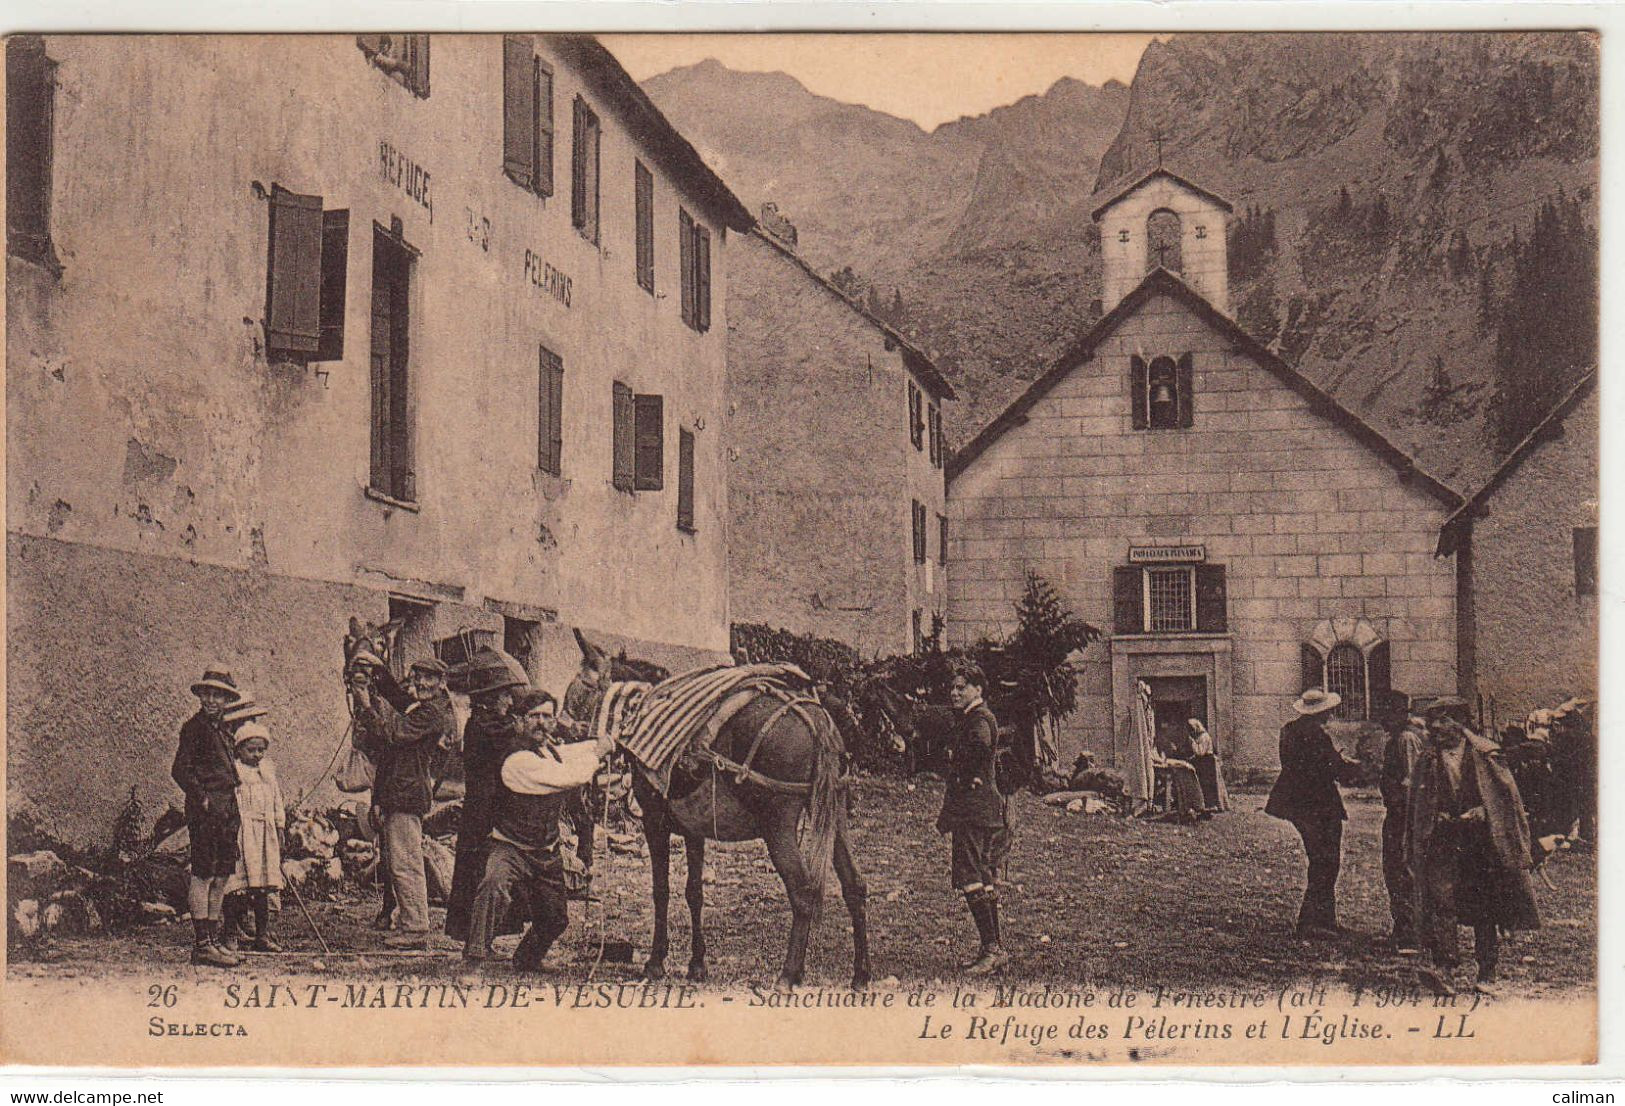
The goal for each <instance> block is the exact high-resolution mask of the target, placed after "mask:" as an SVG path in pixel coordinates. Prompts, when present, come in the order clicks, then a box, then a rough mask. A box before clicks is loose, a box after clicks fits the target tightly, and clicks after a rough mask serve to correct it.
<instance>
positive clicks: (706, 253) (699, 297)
mask: <svg viewBox="0 0 1625 1106" xmlns="http://www.w3.org/2000/svg"><path fill="white" fill-rule="evenodd" d="M694 322H695V325H696V326H698V327H699V329H701V330H710V329H711V231H710V230H709V229H708V228H706V227H702V226H700V225H699V224H698V223H695V224H694Z"/></svg>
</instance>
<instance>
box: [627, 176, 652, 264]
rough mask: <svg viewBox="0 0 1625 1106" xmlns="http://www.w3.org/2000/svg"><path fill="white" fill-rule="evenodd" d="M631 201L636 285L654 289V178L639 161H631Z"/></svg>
mask: <svg viewBox="0 0 1625 1106" xmlns="http://www.w3.org/2000/svg"><path fill="white" fill-rule="evenodd" d="M632 203H633V208H634V211H635V213H636V217H637V218H636V221H637V247H638V286H639V287H641V288H643V289H645V290H646V291H649V292H653V291H654V290H655V179H654V174H652V173H650V172H649V167H648V166H647V165H645V164H643V162H641V161H634V162H633V163H632Z"/></svg>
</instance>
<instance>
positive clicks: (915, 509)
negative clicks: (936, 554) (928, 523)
mask: <svg viewBox="0 0 1625 1106" xmlns="http://www.w3.org/2000/svg"><path fill="white" fill-rule="evenodd" d="M909 506H910V509H911V512H912V513H911V515H910V521H911V522H912V524H913V530H914V563H915V564H924V563H925V504H923V503H921V502H920V501H919V500H918V499H915V500H911V501H910V503H909Z"/></svg>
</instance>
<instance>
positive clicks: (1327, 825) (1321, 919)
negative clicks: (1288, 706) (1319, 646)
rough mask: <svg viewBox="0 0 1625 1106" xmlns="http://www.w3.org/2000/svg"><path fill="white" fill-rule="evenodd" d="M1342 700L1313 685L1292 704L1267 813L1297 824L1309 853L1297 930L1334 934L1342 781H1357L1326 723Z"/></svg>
mask: <svg viewBox="0 0 1625 1106" xmlns="http://www.w3.org/2000/svg"><path fill="white" fill-rule="evenodd" d="M1342 702H1343V697H1342V696H1341V695H1339V694H1337V692H1335V691H1322V690H1321V689H1320V688H1310V689H1309V690H1308V691H1305V692H1304V693H1303V694H1302V695H1301V696H1299V697H1298V699H1297V700H1296V701H1295V702H1294V703H1293V704H1292V709H1293V711H1294V712H1296V714H1297V717H1296V718H1294V719H1293V720H1292V721H1290V722H1288V723H1287V724H1286V725H1285V726H1282V727H1281V774H1280V775H1279V776H1277V777H1276V778H1275V786H1274V787H1272V788H1271V789H1270V797H1269V802H1267V803H1265V804H1264V813H1265V814H1269V815H1273V816H1274V817H1276V818H1280V819H1282V820H1284V821H1287V822H1290V823H1292V828H1293V829H1295V830H1297V831H1298V836H1299V837H1301V838H1303V850H1304V853H1305V854H1306V855H1307V856H1308V858H1309V880H1308V886H1307V888H1306V889H1305V890H1304V894H1303V905H1302V906H1301V907H1300V908H1299V910H1298V933H1299V934H1300V935H1301V936H1305V937H1335V936H1337V934H1338V928H1337V873H1338V870H1339V869H1340V868H1341V867H1342V865H1343V821H1344V819H1345V818H1347V817H1348V812H1347V811H1345V810H1344V809H1343V796H1342V795H1341V794H1340V793H1339V792H1338V790H1337V785H1338V783H1339V782H1343V783H1352V782H1354V779H1355V777H1356V773H1357V772H1358V771H1359V768H1360V764H1359V762H1358V761H1353V760H1349V759H1348V758H1347V757H1345V756H1344V755H1343V754H1342V753H1340V752H1338V751H1337V746H1336V745H1334V744H1333V743H1332V738H1331V734H1329V733H1327V732H1326V723H1327V722H1328V721H1330V720H1331V717H1332V711H1334V710H1336V709H1337V707H1338V705H1339V704H1340V703H1342Z"/></svg>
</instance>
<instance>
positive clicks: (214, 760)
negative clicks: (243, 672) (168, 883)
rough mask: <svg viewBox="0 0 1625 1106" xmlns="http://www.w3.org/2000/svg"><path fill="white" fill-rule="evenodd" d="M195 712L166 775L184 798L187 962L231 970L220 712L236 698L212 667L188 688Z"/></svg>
mask: <svg viewBox="0 0 1625 1106" xmlns="http://www.w3.org/2000/svg"><path fill="white" fill-rule="evenodd" d="M192 694H193V695H196V696H197V699H198V711H197V713H196V714H194V715H193V716H192V717H191V718H188V719H187V720H186V722H185V724H183V725H182V726H181V739H180V747H179V748H178V749H176V751H175V763H174V765H173V766H172V767H171V768H170V772H169V774H170V776H171V777H173V779H174V780H175V782H176V783H177V784H179V785H180V789H181V791H183V792H184V793H185V794H186V829H187V835H188V837H189V838H190V840H191V864H192V880H191V884H190V885H189V886H188V887H187V891H186V902H187V906H188V908H189V909H190V910H191V912H192V930H193V943H192V963H194V964H205V965H208V966H210V967H216V968H234V967H236V966H237V965H239V964H241V963H242V958H241V957H240V956H238V955H236V954H235V953H232V952H228V951H226V950H225V949H223V948H221V947H220V923H221V919H222V917H223V915H224V909H223V904H224V901H225V897H226V881H227V879H229V878H230V877H231V873H232V872H233V871H234V870H235V869H236V867H237V835H238V831H239V829H240V828H241V825H240V820H239V817H238V813H237V765H236V761H235V757H234V754H233V752H232V743H231V736H230V733H229V732H228V729H227V726H226V722H225V720H224V717H223V716H224V714H225V712H226V708H227V706H228V705H229V704H230V703H232V702H233V701H235V700H236V699H237V681H236V680H234V679H233V678H232V675H231V672H230V671H228V670H227V669H226V668H225V666H223V665H212V666H210V667H209V668H208V669H207V670H205V671H204V673H203V678H202V679H201V680H199V681H197V682H196V683H194V684H193V685H192Z"/></svg>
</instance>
